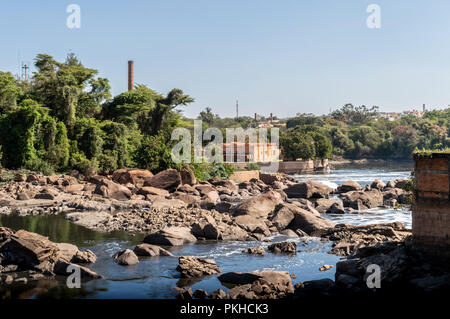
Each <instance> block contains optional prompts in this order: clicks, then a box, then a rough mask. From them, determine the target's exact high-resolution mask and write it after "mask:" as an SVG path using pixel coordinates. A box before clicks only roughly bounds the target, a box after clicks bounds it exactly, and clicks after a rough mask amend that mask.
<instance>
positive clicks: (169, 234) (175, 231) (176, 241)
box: [144, 227, 197, 246]
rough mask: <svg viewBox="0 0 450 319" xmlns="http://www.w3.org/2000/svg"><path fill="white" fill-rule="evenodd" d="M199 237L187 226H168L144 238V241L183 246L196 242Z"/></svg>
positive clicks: (153, 243) (154, 243)
mask: <svg viewBox="0 0 450 319" xmlns="http://www.w3.org/2000/svg"><path fill="white" fill-rule="evenodd" d="M196 241H197V239H196V238H195V236H194V235H192V233H191V229H190V228H187V227H167V228H164V229H161V230H159V231H157V232H155V233H152V234H149V235H147V236H146V237H145V238H144V243H146V244H152V245H162V246H182V245H184V244H190V243H195V242H196Z"/></svg>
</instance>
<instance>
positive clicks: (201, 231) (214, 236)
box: [191, 216, 222, 240]
mask: <svg viewBox="0 0 450 319" xmlns="http://www.w3.org/2000/svg"><path fill="white" fill-rule="evenodd" d="M191 232H192V234H193V235H194V236H195V237H197V238H205V239H210V240H219V239H222V232H221V231H220V229H219V227H218V226H217V223H216V221H215V220H214V218H212V217H211V216H206V217H205V219H204V220H201V221H198V222H196V223H194V224H193V225H192V229H191Z"/></svg>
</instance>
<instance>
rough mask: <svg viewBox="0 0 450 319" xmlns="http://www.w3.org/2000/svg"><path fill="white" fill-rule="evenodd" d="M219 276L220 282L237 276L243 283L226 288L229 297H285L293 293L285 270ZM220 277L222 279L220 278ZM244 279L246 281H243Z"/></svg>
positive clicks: (289, 278) (290, 281)
mask: <svg viewBox="0 0 450 319" xmlns="http://www.w3.org/2000/svg"><path fill="white" fill-rule="evenodd" d="M225 275H227V274H224V275H223V276H220V277H219V280H221V281H222V282H226V281H230V280H231V279H232V277H234V278H238V277H239V279H240V280H241V281H240V282H247V283H245V284H237V283H236V281H235V283H234V284H237V286H235V287H233V288H231V289H230V290H228V294H229V296H230V298H231V299H278V298H286V297H288V296H290V295H292V294H293V292H294V287H293V286H292V280H291V277H290V275H289V273H288V272H287V271H276V270H265V271H261V272H254V273H251V274H245V275H243V274H241V275H239V276H225ZM221 278H222V279H221ZM244 279H246V281H244Z"/></svg>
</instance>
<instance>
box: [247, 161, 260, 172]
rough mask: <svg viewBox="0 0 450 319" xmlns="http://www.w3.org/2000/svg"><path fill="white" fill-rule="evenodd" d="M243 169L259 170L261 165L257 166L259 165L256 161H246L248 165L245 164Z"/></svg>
mask: <svg viewBox="0 0 450 319" xmlns="http://www.w3.org/2000/svg"><path fill="white" fill-rule="evenodd" d="M245 169H246V170H247V171H259V170H261V167H259V165H258V164H256V163H248V165H247V166H245Z"/></svg>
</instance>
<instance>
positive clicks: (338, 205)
mask: <svg viewBox="0 0 450 319" xmlns="http://www.w3.org/2000/svg"><path fill="white" fill-rule="evenodd" d="M316 209H317V211H318V212H319V213H321V214H337V213H341V214H343V213H344V206H343V204H342V202H341V201H340V200H338V199H326V198H319V199H318V200H317V201H316Z"/></svg>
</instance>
